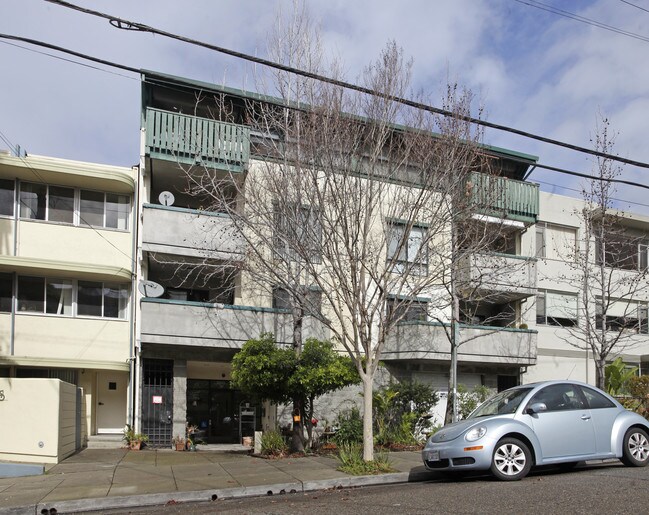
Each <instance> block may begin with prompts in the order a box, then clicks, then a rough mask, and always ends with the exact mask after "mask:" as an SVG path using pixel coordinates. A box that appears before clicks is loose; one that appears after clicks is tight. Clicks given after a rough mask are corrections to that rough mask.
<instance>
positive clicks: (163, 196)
mask: <svg viewBox="0 0 649 515" xmlns="http://www.w3.org/2000/svg"><path fill="white" fill-rule="evenodd" d="M158 200H159V201H160V204H162V205H163V206H173V205H174V201H175V200H176V199H175V198H174V194H173V193H171V192H170V191H163V192H162V193H160V195H159V196H158Z"/></svg>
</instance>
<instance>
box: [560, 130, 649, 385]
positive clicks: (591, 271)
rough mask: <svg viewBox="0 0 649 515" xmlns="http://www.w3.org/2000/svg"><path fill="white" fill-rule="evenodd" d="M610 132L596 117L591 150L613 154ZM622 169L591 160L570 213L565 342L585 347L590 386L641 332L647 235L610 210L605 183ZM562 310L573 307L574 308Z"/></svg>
mask: <svg viewBox="0 0 649 515" xmlns="http://www.w3.org/2000/svg"><path fill="white" fill-rule="evenodd" d="M614 143H615V135H614V134H611V128H610V122H609V120H608V119H606V118H602V120H601V123H599V124H598V128H597V133H596V135H595V139H594V146H595V148H596V149H597V150H599V151H602V152H606V153H612V152H614ZM621 173H622V169H621V167H620V166H619V165H616V164H615V163H614V162H613V161H611V160H610V159H605V158H599V157H598V158H597V161H596V165H595V169H594V174H595V175H596V179H593V180H591V181H589V182H588V183H587V185H586V186H585V187H584V188H583V190H582V197H583V199H584V206H583V208H582V209H581V211H580V212H578V213H576V214H577V216H578V217H579V219H580V221H581V227H582V228H581V241H579V242H578V245H577V248H576V249H575V251H574V252H573V253H571V255H570V261H569V263H570V267H571V274H570V277H569V278H568V280H570V281H575V282H573V284H575V283H577V284H579V285H580V294H579V296H578V305H577V307H576V315H577V316H576V317H575V314H569V315H570V316H569V318H577V320H578V323H577V324H576V325H574V326H573V327H569V333H570V337H569V338H565V341H567V342H568V343H569V344H570V345H572V346H574V347H576V348H578V349H582V350H586V351H589V352H590V353H592V357H593V360H594V363H595V370H596V385H597V386H598V387H600V388H604V387H605V374H604V372H605V370H604V369H605V366H606V362H607V360H609V356H611V354H613V355H618V354H621V353H623V352H625V350H627V349H630V348H632V347H633V346H634V345H637V344H638V343H639V339H638V337H637V336H636V335H637V334H638V333H644V334H646V333H647V302H646V299H647V293H649V286H648V284H647V248H648V247H647V244H648V243H649V238H648V237H647V233H646V232H643V231H640V230H637V229H633V226H632V224H630V223H629V221H630V219H629V217H626V216H624V213H623V212H621V211H619V210H618V209H616V208H615V200H614V194H615V186H614V184H613V183H612V182H611V181H610V179H614V178H616V177H618V176H620V174H621ZM568 310H572V311H573V312H574V311H575V308H574V307H572V306H571V307H570V308H568Z"/></svg>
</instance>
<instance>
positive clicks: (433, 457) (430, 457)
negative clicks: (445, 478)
mask: <svg viewBox="0 0 649 515" xmlns="http://www.w3.org/2000/svg"><path fill="white" fill-rule="evenodd" d="M426 460H427V461H439V451H428V452H427V454H426Z"/></svg>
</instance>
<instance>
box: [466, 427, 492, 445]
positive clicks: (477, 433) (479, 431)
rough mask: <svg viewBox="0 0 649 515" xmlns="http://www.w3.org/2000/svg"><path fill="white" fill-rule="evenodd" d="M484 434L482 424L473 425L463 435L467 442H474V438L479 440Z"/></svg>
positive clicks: (485, 430)
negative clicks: (478, 425)
mask: <svg viewBox="0 0 649 515" xmlns="http://www.w3.org/2000/svg"><path fill="white" fill-rule="evenodd" d="M486 434H487V428H486V427H484V426H480V427H474V428H473V429H471V431H469V432H468V433H467V434H465V435H464V439H465V440H466V441H467V442H475V441H476V440H479V439H480V438H482V437H483V436H484V435H486Z"/></svg>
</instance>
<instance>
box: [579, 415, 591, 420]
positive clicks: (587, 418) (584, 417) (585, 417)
mask: <svg viewBox="0 0 649 515" xmlns="http://www.w3.org/2000/svg"><path fill="white" fill-rule="evenodd" d="M581 419H582V420H590V415H582V416H581Z"/></svg>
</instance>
